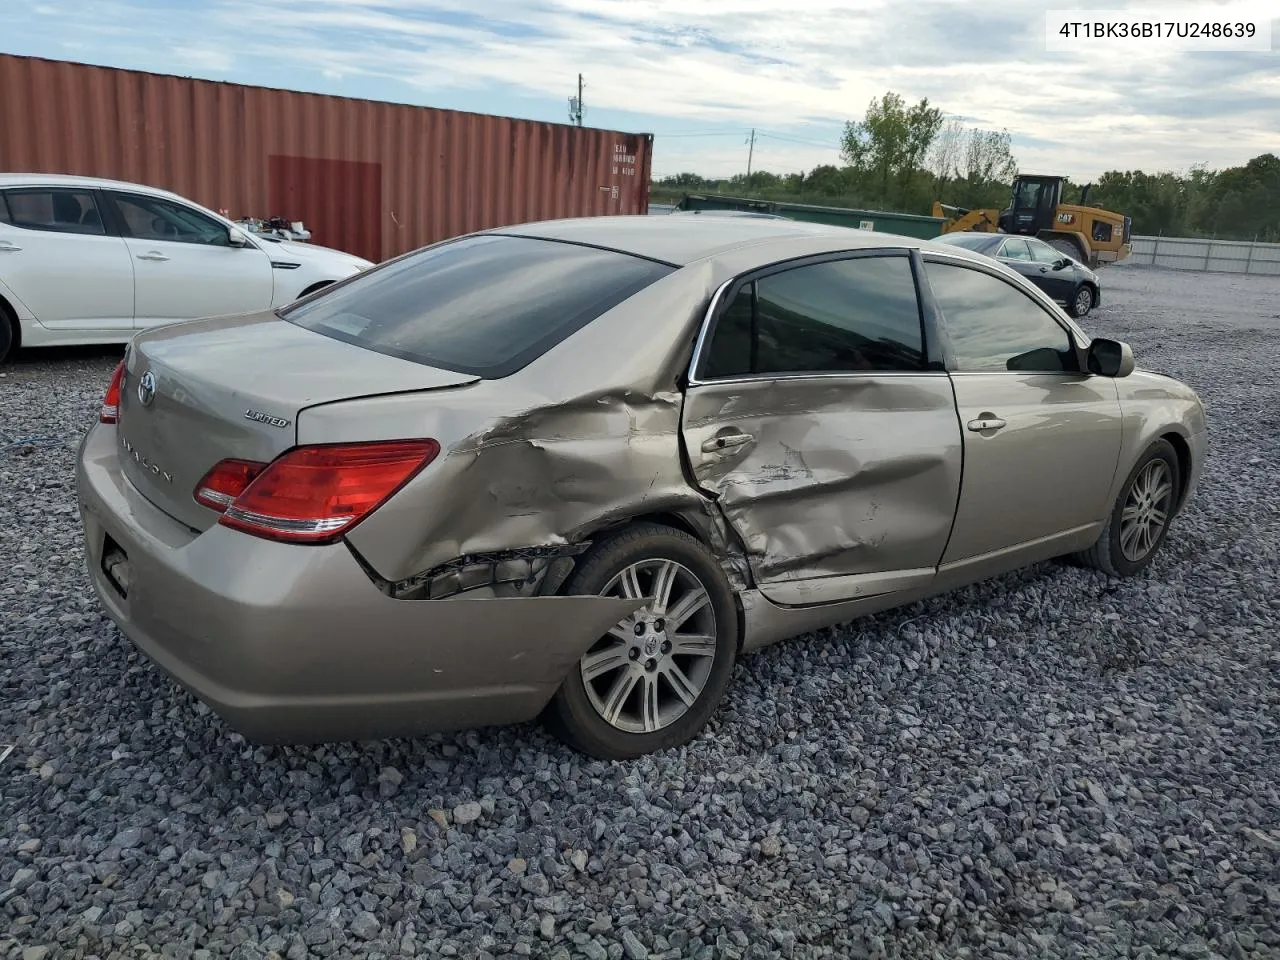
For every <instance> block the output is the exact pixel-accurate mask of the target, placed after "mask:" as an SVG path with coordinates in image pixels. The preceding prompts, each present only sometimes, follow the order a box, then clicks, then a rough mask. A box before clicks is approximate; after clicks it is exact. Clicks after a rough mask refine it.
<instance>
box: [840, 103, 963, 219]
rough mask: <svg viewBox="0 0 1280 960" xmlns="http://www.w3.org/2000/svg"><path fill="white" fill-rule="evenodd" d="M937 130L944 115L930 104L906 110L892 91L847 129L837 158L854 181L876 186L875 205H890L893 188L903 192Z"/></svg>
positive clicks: (927, 151) (921, 161)
mask: <svg viewBox="0 0 1280 960" xmlns="http://www.w3.org/2000/svg"><path fill="white" fill-rule="evenodd" d="M941 129H942V111H941V110H940V109H938V108H937V107H931V106H930V105H929V101H928V99H923V100H921V101H920V102H919V103H916V104H915V105H913V106H908V105H907V103H906V101H905V100H903V99H902V97H901V96H900V95H898V94H896V93H893V92H892V91H890V92H888V93H886V94H885V95H884V96H883V97H877V98H873V99H872V100H871V103H870V105H869V106H868V107H867V112H866V115H865V116H864V117H863V119H862V120H859V121H849V122H847V123H845V125H844V134H843V135H842V136H841V138H840V155H841V157H842V159H843V160H844V162H845V163H846V164H848V165H849V166H850V167H851V168H852V169H853V172H854V174H855V177H856V179H857V180H859V181H860V182H861V183H862V184H864V185H865V186H872V184H874V186H875V187H876V189H877V193H878V196H879V199H880V200H882V201H888V200H889V199H890V198H891V196H892V194H893V191H892V190H891V187H892V186H895V185H896V186H897V187H898V188H899V193H900V194H901V193H902V192H904V190H905V188H906V187H907V186H908V183H909V181H910V179H911V177H912V175H913V174H915V173H916V172H917V171H918V170H919V169H920V167H921V166H922V165H923V163H924V160H925V157H926V156H927V155H928V153H929V148H930V147H931V146H932V145H933V142H934V140H935V139H936V138H937V136H938V132H939V131H940V130H941Z"/></svg>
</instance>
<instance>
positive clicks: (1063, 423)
mask: <svg viewBox="0 0 1280 960" xmlns="http://www.w3.org/2000/svg"><path fill="white" fill-rule="evenodd" d="M926 259H928V258H926ZM926 272H927V275H928V278H929V285H930V287H931V288H932V291H933V295H934V298H935V301H936V302H937V304H938V307H939V309H940V310H941V312H942V314H943V320H944V323H943V327H944V330H945V332H946V336H947V339H948V340H949V341H950V344H951V349H952V352H953V355H954V360H953V363H952V366H953V373H952V380H953V382H954V383H955V392H956V407H957V409H958V411H959V414H960V424H961V425H962V426H963V427H964V430H963V436H964V480H963V483H962V484H961V489H960V505H959V508H958V510H957V511H956V522H955V530H954V532H953V533H952V535H951V541H950V543H949V544H948V546H947V552H946V555H945V557H943V566H944V567H945V566H947V565H949V564H956V563H965V562H979V561H981V560H984V559H987V558H993V557H996V556H998V555H1000V554H1006V555H1008V556H1010V557H1014V556H1015V555H1021V554H1022V553H1024V552H1025V553H1035V554H1037V555H1043V556H1052V555H1053V547H1054V544H1055V543H1059V542H1075V541H1076V540H1079V539H1080V538H1081V537H1082V536H1085V537H1087V536H1088V535H1089V534H1090V531H1091V530H1094V529H1096V528H1100V526H1101V524H1102V522H1103V521H1104V520H1105V518H1106V516H1107V514H1108V512H1109V511H1110V508H1111V504H1110V503H1109V502H1108V496H1109V491H1110V489H1111V483H1112V479H1113V478H1114V476H1115V470H1116V465H1117V462H1118V460H1119V456H1120V445H1121V439H1122V438H1121V429H1122V422H1121V411H1120V401H1119V396H1118V393H1117V389H1116V383H1115V381H1114V380H1112V379H1110V378H1107V377H1101V376H1095V375H1093V374H1089V373H1081V372H1080V370H1081V365H1080V359H1081V357H1080V351H1079V350H1078V349H1077V347H1076V344H1075V343H1074V340H1073V338H1072V335H1071V334H1070V333H1069V331H1068V329H1067V327H1066V326H1065V324H1063V323H1062V322H1061V320H1060V319H1059V318H1057V317H1055V316H1054V315H1053V314H1052V313H1050V311H1049V309H1048V308H1047V307H1045V306H1042V305H1041V304H1040V303H1038V302H1037V301H1036V300H1035V299H1034V298H1032V297H1031V296H1030V295H1029V294H1027V293H1025V292H1024V291H1022V290H1020V289H1018V288H1017V287H1016V286H1015V285H1014V284H1013V283H1011V282H1009V281H1007V280H1004V279H1002V278H1000V277H998V276H996V275H995V274H994V273H988V272H986V271H984V270H982V269H980V268H979V267H977V266H976V265H971V264H967V263H966V264H960V263H955V262H947V263H943V262H937V261H933V260H929V262H928V263H927V267H926ZM1006 565H1007V564H1006Z"/></svg>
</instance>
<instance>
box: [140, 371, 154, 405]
mask: <svg viewBox="0 0 1280 960" xmlns="http://www.w3.org/2000/svg"><path fill="white" fill-rule="evenodd" d="M155 398H156V375H155V374H154V373H152V372H151V371H150V370H148V371H147V372H146V373H144V374H143V375H142V378H141V379H140V380H139V381H138V401H139V402H140V403H141V404H142V405H143V406H144V407H149V406H151V401H152V400H154V399H155Z"/></svg>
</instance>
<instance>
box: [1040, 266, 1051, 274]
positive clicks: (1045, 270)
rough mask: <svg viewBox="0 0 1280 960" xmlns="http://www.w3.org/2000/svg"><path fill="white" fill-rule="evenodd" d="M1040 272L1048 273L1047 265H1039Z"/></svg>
mask: <svg viewBox="0 0 1280 960" xmlns="http://www.w3.org/2000/svg"><path fill="white" fill-rule="evenodd" d="M1040 272H1041V273H1048V272H1049V268H1048V267H1041V268H1040Z"/></svg>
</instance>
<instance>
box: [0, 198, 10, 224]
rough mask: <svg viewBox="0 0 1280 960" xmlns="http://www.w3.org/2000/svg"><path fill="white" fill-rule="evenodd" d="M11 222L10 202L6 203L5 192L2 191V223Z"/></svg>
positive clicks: (0, 203)
mask: <svg viewBox="0 0 1280 960" xmlns="http://www.w3.org/2000/svg"><path fill="white" fill-rule="evenodd" d="M9 222H10V221H9V204H7V203H5V200H4V194H3V193H0V223H9Z"/></svg>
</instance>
